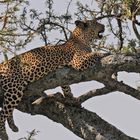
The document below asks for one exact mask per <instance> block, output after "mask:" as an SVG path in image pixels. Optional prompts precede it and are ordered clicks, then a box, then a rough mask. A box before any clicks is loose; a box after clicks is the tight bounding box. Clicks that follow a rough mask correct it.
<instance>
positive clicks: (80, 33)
mask: <svg viewBox="0 0 140 140" xmlns="http://www.w3.org/2000/svg"><path fill="white" fill-rule="evenodd" d="M75 25H76V28H75V29H74V31H73V32H72V36H73V37H74V38H76V39H78V40H80V41H82V42H83V43H86V44H90V43H91V42H92V40H94V39H101V38H102V37H103V36H102V33H103V32H104V30H105V27H104V25H103V24H101V23H99V22H97V21H96V20H95V19H94V20H86V21H81V20H76V21H75Z"/></svg>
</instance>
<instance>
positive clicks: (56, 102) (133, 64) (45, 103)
mask: <svg viewBox="0 0 140 140" xmlns="http://www.w3.org/2000/svg"><path fill="white" fill-rule="evenodd" d="M118 71H127V72H140V54H137V55H136V56H134V55H133V56H125V55H121V54H120V55H110V56H108V57H105V58H103V59H102V60H101V63H98V64H97V65H96V66H95V67H94V68H91V69H87V70H84V71H76V70H74V69H73V68H68V67H64V68H61V69H58V70H57V71H55V72H52V73H50V74H49V75H48V76H46V77H43V78H42V79H40V80H38V81H36V82H34V83H30V84H29V85H28V87H27V89H26V90H25V94H24V98H23V100H22V102H21V103H20V105H19V106H18V109H19V110H21V111H23V112H27V113H31V114H34V115H36V114H42V115H44V116H47V117H48V118H50V119H52V120H53V121H55V122H59V123H61V124H63V125H64V126H65V127H66V128H68V129H69V130H70V131H72V132H74V133H75V134H76V135H78V136H79V137H81V138H84V139H87V140H93V139H96V140H101V139H108V140H131V139H132V140H133V138H130V137H128V136H126V135H125V134H123V133H122V132H121V131H119V130H118V129H116V128H115V127H113V126H112V125H110V124H109V123H107V122H105V121H104V120H102V119H101V118H100V117H99V116H98V115H96V114H95V113H93V112H90V111H88V110H85V109H84V108H81V106H80V104H77V101H80V103H82V102H84V101H85V100H87V99H89V98H91V97H94V96H96V95H102V94H107V93H109V92H111V91H116V90H118V91H122V92H125V93H126V94H129V95H131V96H133V97H135V98H136V99H140V92H139V91H137V90H136V89H133V88H131V87H130V86H128V85H126V84H124V83H121V82H118V81H116V80H113V79H111V76H112V74H113V73H114V72H118ZM90 80H96V81H99V82H101V83H104V85H105V87H104V88H102V89H98V90H96V91H94V92H90V93H87V94H85V95H82V96H80V97H79V98H74V99H70V98H69V99H65V98H64V97H63V96H62V95H61V94H56V95H55V94H54V95H49V97H48V98H43V100H42V102H40V104H39V105H32V102H34V101H35V100H36V99H38V98H39V97H40V96H41V95H42V94H43V92H44V91H45V90H46V89H51V88H54V87H57V86H61V85H63V84H73V83H78V82H82V81H90ZM106 83H107V84H106ZM2 95H3V91H2V89H0V106H2V100H3V98H2Z"/></svg>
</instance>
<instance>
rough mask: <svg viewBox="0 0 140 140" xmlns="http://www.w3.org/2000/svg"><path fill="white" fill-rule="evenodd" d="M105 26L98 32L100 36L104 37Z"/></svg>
mask: <svg viewBox="0 0 140 140" xmlns="http://www.w3.org/2000/svg"><path fill="white" fill-rule="evenodd" d="M104 31H105V30H104V28H103V29H102V30H101V31H99V32H98V37H99V38H100V39H101V38H102V37H103V33H104Z"/></svg>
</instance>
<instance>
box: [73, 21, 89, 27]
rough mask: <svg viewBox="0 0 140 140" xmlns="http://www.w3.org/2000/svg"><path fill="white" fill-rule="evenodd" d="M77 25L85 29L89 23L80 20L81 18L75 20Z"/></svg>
mask: <svg viewBox="0 0 140 140" xmlns="http://www.w3.org/2000/svg"><path fill="white" fill-rule="evenodd" d="M75 25H76V26H77V27H80V28H82V29H84V28H85V27H87V24H86V23H85V22H83V21H80V20H76V21H75Z"/></svg>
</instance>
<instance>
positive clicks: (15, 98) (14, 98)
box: [0, 87, 23, 140]
mask: <svg viewBox="0 0 140 140" xmlns="http://www.w3.org/2000/svg"><path fill="white" fill-rule="evenodd" d="M15 89H16V90H15ZM21 89H22V87H13V89H11V91H13V92H10V93H9V92H7V91H6V92H5V94H4V102H3V107H2V110H1V114H0V138H1V139H2V140H8V135H7V133H6V129H5V121H6V120H8V123H9V126H10V128H11V129H12V130H13V131H17V130H18V128H17V127H16V126H15V124H14V122H13V118H12V115H13V110H14V108H15V107H16V106H17V105H18V103H19V102H20V101H21V99H22V96H23V92H22V90H21Z"/></svg>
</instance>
